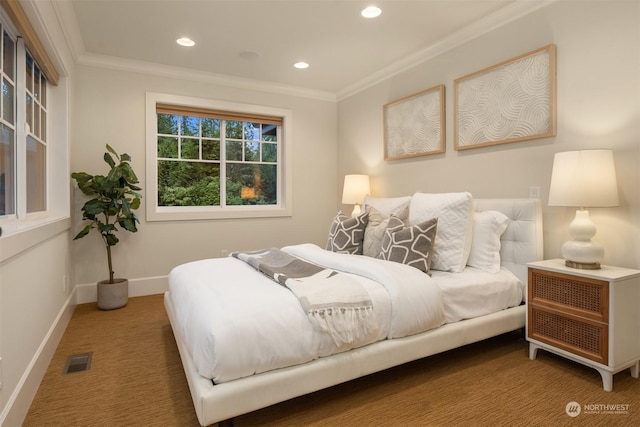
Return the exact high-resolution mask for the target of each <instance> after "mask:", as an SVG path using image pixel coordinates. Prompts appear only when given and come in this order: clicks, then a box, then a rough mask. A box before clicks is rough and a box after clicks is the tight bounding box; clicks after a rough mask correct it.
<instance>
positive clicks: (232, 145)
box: [226, 141, 242, 162]
mask: <svg viewBox="0 0 640 427" xmlns="http://www.w3.org/2000/svg"><path fill="white" fill-rule="evenodd" d="M226 149H227V160H235V161H238V162H241V161H242V142H240V141H228V142H227V145H226Z"/></svg>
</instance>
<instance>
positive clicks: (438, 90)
mask: <svg viewBox="0 0 640 427" xmlns="http://www.w3.org/2000/svg"><path fill="white" fill-rule="evenodd" d="M383 123H384V159H385V160H397V159H406V158H409V157H417V156H426V155H429V154H437V153H444V151H445V149H446V145H445V116H444V85H438V86H435V87H432V88H430V89H426V90H423V91H421V92H418V93H416V94H413V95H410V96H407V97H405V98H402V99H398V100H397V101H393V102H390V103H388V104H385V105H384V106H383Z"/></svg>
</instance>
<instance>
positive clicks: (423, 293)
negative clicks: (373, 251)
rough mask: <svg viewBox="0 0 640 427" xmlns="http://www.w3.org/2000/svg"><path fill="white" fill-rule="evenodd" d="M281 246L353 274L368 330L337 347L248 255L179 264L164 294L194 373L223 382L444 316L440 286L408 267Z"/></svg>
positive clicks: (436, 322) (420, 327) (418, 328)
mask: <svg viewBox="0 0 640 427" xmlns="http://www.w3.org/2000/svg"><path fill="white" fill-rule="evenodd" d="M283 250H284V251H285V252H288V253H290V254H292V255H295V256H298V257H300V258H303V259H305V260H307V261H309V262H313V263H315V264H318V265H321V266H323V267H325V268H331V269H334V270H337V271H342V272H347V273H350V274H352V275H353V277H354V278H355V279H356V280H358V281H359V282H360V283H362V285H363V286H364V287H365V288H366V289H367V291H368V292H369V294H370V296H371V299H372V301H373V307H374V308H373V316H374V317H375V320H376V322H375V324H376V327H374V328H371V330H370V331H369V334H368V336H366V337H360V338H359V339H358V340H357V341H356V342H353V343H350V344H343V345H341V346H339V347H338V346H336V344H335V343H334V342H333V340H332V339H331V337H330V336H329V335H328V334H326V333H323V332H320V331H318V330H316V329H314V328H313V326H312V324H311V323H310V322H309V320H308V318H307V315H306V313H305V312H304V310H303V309H302V307H301V305H300V302H299V301H298V299H297V298H296V297H295V296H294V295H293V293H291V291H289V290H288V289H287V288H285V287H283V286H280V285H279V284H277V283H275V282H273V281H272V280H271V279H269V278H267V277H265V276H263V275H262V274H261V273H258V272H257V271H256V270H254V269H253V268H252V267H250V266H249V265H247V264H246V263H244V262H242V261H239V260H238V259H236V258H232V257H229V258H217V259H207V260H202V261H195V262H191V263H187V264H183V265H180V266H178V267H176V268H174V269H173V270H172V271H171V274H170V275H169V295H170V297H171V301H172V303H173V307H174V311H175V318H176V324H175V325H174V327H175V328H178V332H179V333H180V335H181V336H182V337H183V339H184V342H185V344H186V346H187V348H188V350H189V352H190V353H191V356H192V359H193V362H194V364H195V366H196V369H197V370H198V373H199V374H200V375H202V376H204V377H206V378H211V379H213V380H214V382H216V383H221V382H225V381H230V380H233V379H236V378H241V377H245V376H249V375H253V374H255V373H260V372H265V371H269V370H272V369H277V368H282V367H286V366H291V365H296V364H300V363H305V362H309V361H311V360H313V359H316V358H318V357H323V356H328V355H331V354H334V353H338V352H343V351H347V350H349V349H351V348H355V347H360V346H363V345H366V344H370V343H372V342H375V341H379V340H383V339H386V338H399V337H403V336H407V335H412V334H416V333H419V332H422V331H425V330H428V329H432V328H435V327H438V326H440V325H442V324H443V323H444V322H445V314H444V309H443V305H442V297H441V292H440V289H439V288H438V286H436V285H435V283H434V282H433V280H432V279H431V278H430V277H429V276H428V275H426V274H424V273H423V272H421V271H419V270H417V269H415V268H413V267H409V266H406V265H403V264H398V263H394V262H390V261H384V260H378V259H374V258H370V257H364V256H357V255H346V254H337V253H334V252H330V251H325V250H324V249H321V248H319V247H318V246H316V245H312V244H304V245H297V246H288V247H286V248H283Z"/></svg>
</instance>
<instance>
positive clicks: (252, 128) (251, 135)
mask: <svg viewBox="0 0 640 427" xmlns="http://www.w3.org/2000/svg"><path fill="white" fill-rule="evenodd" d="M244 139H249V140H256V141H259V140H260V123H249V122H245V124H244Z"/></svg>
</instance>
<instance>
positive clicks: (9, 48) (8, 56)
mask: <svg viewBox="0 0 640 427" xmlns="http://www.w3.org/2000/svg"><path fill="white" fill-rule="evenodd" d="M3 48H4V52H3V55H2V71H3V72H4V73H5V74H6V75H7V77H9V78H10V79H11V80H12V81H14V82H15V81H16V77H15V66H14V65H15V60H14V58H15V48H16V45H15V43H14V41H13V40H11V37H10V36H9V34H7V33H4V39H3Z"/></svg>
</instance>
